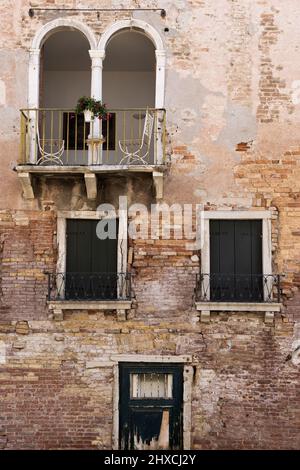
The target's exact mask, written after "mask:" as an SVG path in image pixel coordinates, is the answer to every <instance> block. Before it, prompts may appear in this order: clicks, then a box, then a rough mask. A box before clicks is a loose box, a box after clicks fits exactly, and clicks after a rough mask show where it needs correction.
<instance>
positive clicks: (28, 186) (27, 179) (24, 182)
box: [18, 172, 34, 199]
mask: <svg viewBox="0 0 300 470" xmlns="http://www.w3.org/2000/svg"><path fill="white" fill-rule="evenodd" d="M18 177H19V180H20V183H21V186H22V190H23V196H24V198H25V199H34V192H33V187H32V180H31V175H30V173H28V172H24V173H23V172H22V173H18Z"/></svg>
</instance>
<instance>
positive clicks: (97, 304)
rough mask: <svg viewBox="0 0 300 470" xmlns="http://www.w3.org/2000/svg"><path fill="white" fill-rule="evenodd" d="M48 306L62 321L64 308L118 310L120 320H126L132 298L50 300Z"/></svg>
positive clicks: (54, 316) (54, 315) (56, 318)
mask: <svg viewBox="0 0 300 470" xmlns="http://www.w3.org/2000/svg"><path fill="white" fill-rule="evenodd" d="M47 304H48V307H49V309H50V310H52V312H53V318H54V320H57V321H62V320H63V319H64V317H63V311H64V310H116V312H117V318H118V320H121V321H124V320H126V312H127V310H130V309H131V306H132V301H131V300H96V301H95V300H92V301H87V300H73V301H72V300H50V301H48V302H47Z"/></svg>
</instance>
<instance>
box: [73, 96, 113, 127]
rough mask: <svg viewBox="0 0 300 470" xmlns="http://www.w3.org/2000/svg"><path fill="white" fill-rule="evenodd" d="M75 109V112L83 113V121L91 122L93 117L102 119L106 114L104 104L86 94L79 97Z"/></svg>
mask: <svg viewBox="0 0 300 470" xmlns="http://www.w3.org/2000/svg"><path fill="white" fill-rule="evenodd" d="M75 111H76V113H77V114H80V113H84V119H85V122H91V121H92V120H94V119H95V118H98V119H103V118H104V117H106V116H107V108H106V106H105V104H102V103H101V101H97V100H95V98H91V97H88V96H82V97H81V98H79V100H78V102H77V106H76V110H75Z"/></svg>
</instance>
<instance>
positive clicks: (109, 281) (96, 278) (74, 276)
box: [46, 272, 131, 301]
mask: <svg viewBox="0 0 300 470" xmlns="http://www.w3.org/2000/svg"><path fill="white" fill-rule="evenodd" d="M46 274H47V276H48V300H49V301H53V300H54V301H55V300H73V301H74V300H131V274H130V273H74V272H67V273H56V274H53V273H46Z"/></svg>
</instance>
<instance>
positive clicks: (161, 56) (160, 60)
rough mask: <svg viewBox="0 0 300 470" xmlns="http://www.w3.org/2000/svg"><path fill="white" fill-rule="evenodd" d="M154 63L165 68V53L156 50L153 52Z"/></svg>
mask: <svg viewBox="0 0 300 470" xmlns="http://www.w3.org/2000/svg"><path fill="white" fill-rule="evenodd" d="M155 57H156V63H157V65H158V67H165V66H166V51H164V50H159V49H156V51H155Z"/></svg>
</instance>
